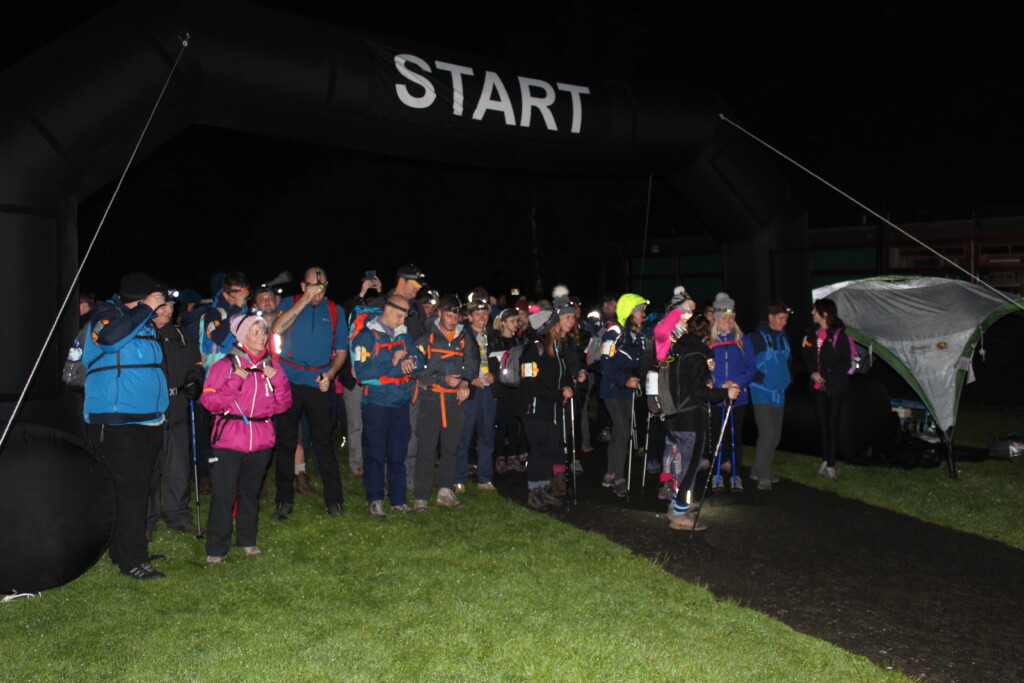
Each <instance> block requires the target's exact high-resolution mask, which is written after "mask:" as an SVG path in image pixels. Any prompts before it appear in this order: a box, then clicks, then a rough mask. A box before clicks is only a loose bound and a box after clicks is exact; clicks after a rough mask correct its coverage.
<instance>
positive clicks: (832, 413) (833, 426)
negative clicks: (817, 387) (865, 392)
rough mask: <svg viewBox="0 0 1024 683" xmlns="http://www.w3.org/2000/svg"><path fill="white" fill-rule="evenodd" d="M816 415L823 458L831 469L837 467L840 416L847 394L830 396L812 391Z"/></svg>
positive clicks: (822, 392)
mask: <svg viewBox="0 0 1024 683" xmlns="http://www.w3.org/2000/svg"><path fill="white" fill-rule="evenodd" d="M811 398H812V399H813V401H814V413H815V414H816V415H817V417H818V438H819V439H820V441H821V457H822V459H823V460H825V462H826V463H827V464H828V466H829V467H835V466H836V455H837V454H838V453H839V414H840V413H841V412H842V411H843V403H844V402H845V401H846V394H845V393H842V394H829V393H827V392H824V391H811Z"/></svg>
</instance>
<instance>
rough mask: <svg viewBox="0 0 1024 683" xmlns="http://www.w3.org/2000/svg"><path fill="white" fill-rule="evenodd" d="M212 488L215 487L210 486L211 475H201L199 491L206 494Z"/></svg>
mask: <svg viewBox="0 0 1024 683" xmlns="http://www.w3.org/2000/svg"><path fill="white" fill-rule="evenodd" d="M212 490H213V489H212V487H211V486H210V478H209V477H199V493H200V494H202V495H204V496H205V495H207V494H208V493H210V491H212Z"/></svg>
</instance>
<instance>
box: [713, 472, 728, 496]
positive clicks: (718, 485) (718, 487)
mask: <svg viewBox="0 0 1024 683" xmlns="http://www.w3.org/2000/svg"><path fill="white" fill-rule="evenodd" d="M711 490H712V491H713V492H715V493H725V483H724V482H723V481H722V475H720V474H716V475H715V476H714V478H713V479H712V480H711Z"/></svg>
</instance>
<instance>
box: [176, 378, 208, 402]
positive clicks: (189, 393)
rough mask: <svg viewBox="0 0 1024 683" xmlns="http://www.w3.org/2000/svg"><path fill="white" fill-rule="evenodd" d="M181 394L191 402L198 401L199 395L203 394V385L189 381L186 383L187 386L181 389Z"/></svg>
mask: <svg viewBox="0 0 1024 683" xmlns="http://www.w3.org/2000/svg"><path fill="white" fill-rule="evenodd" d="M181 393H182V394H183V395H184V396H185V398H187V399H188V400H189V401H198V400H199V395H200V394H202V393H203V385H201V384H200V383H199V382H197V381H195V380H194V379H190V380H189V381H187V382H185V385H184V386H183V387H181Z"/></svg>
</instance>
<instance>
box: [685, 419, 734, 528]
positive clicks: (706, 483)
mask: <svg viewBox="0 0 1024 683" xmlns="http://www.w3.org/2000/svg"><path fill="white" fill-rule="evenodd" d="M730 415H732V401H728V403H727V404H726V407H725V420H726V421H727V420H728V419H729V416H730ZM724 436H725V421H723V423H722V431H721V432H719V433H718V445H716V446H715V455H714V457H713V458H712V460H711V467H709V468H708V478H707V479H706V480H705V481H704V492H703V493H701V494H700V504H699V505H698V506H697V514H696V516H695V517H694V519H693V529H691V530H690V540H693V534H694V533H695V532H696V531H697V522H699V521H700V513H701V512H702V511H703V510H704V499H705V498H706V497H707V495H708V489H709V488H711V473H712V472H713V471H714V470H715V463H716V462H718V461H719V459H720V458H721V456H722V437H724ZM698 466H699V465H698Z"/></svg>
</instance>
